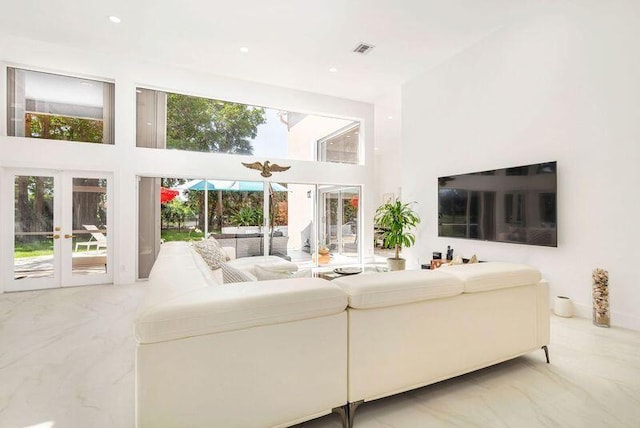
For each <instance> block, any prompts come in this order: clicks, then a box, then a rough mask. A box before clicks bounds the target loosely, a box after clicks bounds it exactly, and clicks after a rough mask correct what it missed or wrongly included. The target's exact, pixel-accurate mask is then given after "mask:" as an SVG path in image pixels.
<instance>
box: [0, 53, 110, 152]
mask: <svg viewBox="0 0 640 428" xmlns="http://www.w3.org/2000/svg"><path fill="white" fill-rule="evenodd" d="M10 70H14V71H15V70H20V71H25V72H31V73H40V74H50V75H53V76H59V77H66V78H71V79H79V80H84V81H92V82H97V83H101V84H103V85H104V84H107V85H110V89H109V97H108V100H105V99H104V98H103V104H102V109H103V117H102V121H103V137H102V142H100V143H98V142H92V141H78V140H65V139H53V138H41V137H32V136H26V135H16V133H17V132H16V131H17V130H16V122H17V121H16V120H15V119H16V117H15V116H14V108H15V107H14V106H13V105H14V104H15V78H14V83H13V85H12V84H11V82H10V77H11V71H10ZM2 71H3V74H2V76H1V77H2V80H3V85H4V89H5V100H6V102H5V103H3V104H4V105H3V107H4V114H3V115H2V116H4V118H5V121H4V126H5V128H4V131H5V135H6V136H7V137H14V138H34V139H37V140H43V141H62V142H69V143H85V144H102V145H107V146H113V145H115V143H116V142H115V101H116V100H115V98H116V97H115V92H116V88H115V86H116V82H115V79H110V78H106V77H99V76H93V75H84V74H81V73H72V72H67V71H62V70H52V69H47V68H43V67H37V66H25V65H23V64H16V63H9V62H4V63H2ZM25 101H26V100H25ZM105 101H107V102H105ZM25 104H26V103H25ZM24 107H25V108H24V110H25V114H26V105H25V106H24ZM36 113H37V112H36ZM62 117H71V116H62ZM12 119H13V120H12ZM79 119H86V120H90V119H89V118H79ZM105 123H107V125H108V126H105Z"/></svg>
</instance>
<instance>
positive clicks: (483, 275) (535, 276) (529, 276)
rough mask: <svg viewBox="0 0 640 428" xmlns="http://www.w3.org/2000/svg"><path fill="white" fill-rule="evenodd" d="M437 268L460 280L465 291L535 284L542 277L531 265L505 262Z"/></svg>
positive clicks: (473, 291) (472, 291)
mask: <svg viewBox="0 0 640 428" xmlns="http://www.w3.org/2000/svg"><path fill="white" fill-rule="evenodd" d="M439 270H441V271H442V272H443V273H446V274H449V275H451V276H454V277H456V278H458V279H459V280H461V281H462V282H463V283H464V292H465V293H478V292H481V291H488V290H498V289H500V288H509V287H519V286H522V285H531V284H537V283H538V282H540V280H541V279H542V275H541V274H540V271H539V270H537V269H534V268H532V267H531V266H527V265H522V264H516V263H505V262H486V263H474V264H468V263H467V264H464V265H457V266H442V267H441V268H440V269H439Z"/></svg>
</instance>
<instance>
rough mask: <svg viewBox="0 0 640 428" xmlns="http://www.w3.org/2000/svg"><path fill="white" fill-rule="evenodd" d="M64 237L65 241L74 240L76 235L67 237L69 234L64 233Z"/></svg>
mask: <svg viewBox="0 0 640 428" xmlns="http://www.w3.org/2000/svg"><path fill="white" fill-rule="evenodd" d="M64 237H65V239H69V238H75V237H76V235H69V234H66V233H65V235H64Z"/></svg>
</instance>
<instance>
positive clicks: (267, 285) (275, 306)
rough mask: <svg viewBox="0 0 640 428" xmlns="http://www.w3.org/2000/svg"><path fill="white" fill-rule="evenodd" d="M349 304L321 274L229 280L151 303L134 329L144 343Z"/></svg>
mask: <svg viewBox="0 0 640 428" xmlns="http://www.w3.org/2000/svg"><path fill="white" fill-rule="evenodd" d="M149 286H150V287H153V283H150V284H149ZM346 307H347V295H346V293H345V292H344V291H342V290H341V289H340V288H339V287H337V286H335V285H332V284H331V283H329V282H327V281H325V280H322V279H319V278H295V279H285V280H273V281H261V282H260V283H256V282H243V283H235V284H224V285H218V286H209V287H204V288H200V289H196V290H193V291H191V292H188V293H185V294H182V295H179V296H176V297H174V298H172V299H169V300H168V301H166V302H163V303H160V304H157V305H155V306H153V307H149V308H147V309H146V310H144V311H143V312H142V313H141V314H140V315H139V316H138V319H137V320H136V323H135V330H136V337H137V339H138V342H139V343H155V342H165V341H170V340H177V339H183V338H187V337H193V336H201V335H207V334H215V333H221V332H225V331H232V330H240V329H246V328H251V327H256V326H262V325H270V324H279V323H285V322H291V321H297V320H304V319H311V318H317V317H321V316H327V315H333V314H337V313H340V312H342V311H344V310H345V309H346Z"/></svg>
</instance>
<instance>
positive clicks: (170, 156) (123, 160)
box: [0, 37, 374, 290]
mask: <svg viewBox="0 0 640 428" xmlns="http://www.w3.org/2000/svg"><path fill="white" fill-rule="evenodd" d="M0 44H2V45H3V50H2V51H0V52H1V55H2V56H1V57H0V61H4V62H5V64H4V65H11V66H23V67H25V68H32V69H36V70H41V71H51V72H55V73H62V74H69V75H76V76H81V77H82V76H86V77H93V78H103V79H106V80H109V81H114V82H115V88H116V89H115V111H116V119H115V141H116V144H115V145H114V146H100V145H93V144H78V143H66V142H51V141H42V140H37V139H26V138H15V137H7V136H6V119H5V118H6V102H5V100H6V76H5V74H4V73H5V67H4V65H3V67H2V71H1V72H0V150H1V151H2V156H1V157H0V175H1V173H3V169H4V168H10V167H33V168H55V169H73V170H98V171H105V172H113V173H114V177H115V180H114V185H115V192H114V193H115V201H116V204H115V207H114V210H115V218H113V219H111V221H110V224H109V228H110V230H113V231H114V239H115V244H114V253H115V260H114V262H115V263H114V265H115V266H116V268H117V269H116V270H115V273H114V275H115V278H114V282H115V283H129V282H133V281H134V280H135V268H136V258H137V254H136V245H137V230H136V224H137V221H136V220H135V219H136V215H137V214H136V207H137V197H136V196H137V193H136V188H137V187H136V186H137V181H136V176H138V175H140V176H159V177H170V176H173V177H205V176H206V177H209V178H219V179H225V178H227V179H228V178H234V179H239V180H255V179H258V178H260V177H259V176H257V172H256V171H251V170H248V169H246V168H244V167H243V166H242V165H241V164H240V161H241V160H244V161H247V158H246V157H241V156H226V155H217V154H202V153H189V152H178V151H168V150H167V151H163V150H154V149H144V148H136V147H135V133H136V127H135V106H136V99H135V96H136V92H135V88H136V86H144V87H150V88H158V89H164V90H168V91H175V92H180V93H185V94H192V95H199V96H204V97H210V98H216V99H222V100H228V101H235V102H241V103H247V104H252V105H261V106H267V107H272V108H276V109H282V110H291V111H296V112H302V113H309V114H319V115H330V116H340V117H345V118H349V119H356V120H361V121H362V122H363V131H364V132H363V135H362V137H363V138H365V150H366V154H365V166H353V165H341V164H326V163H324V164H321V163H315V162H302V161H289V160H282V162H279V163H281V164H282V163H284V164H286V165H292V168H291V169H290V170H289V171H286V172H283V173H281V174H279V175H278V176H277V178H276V179H277V180H278V181H283V182H294V183H314V182H321V183H325V184H358V185H362V186H363V189H364V190H365V191H366V190H371V189H373V169H372V168H367V165H369V166H370V165H372V163H373V156H372V152H373V106H372V105H370V104H366V103H361V102H355V101H349V100H344V99H339V98H335V97H328V96H323V95H318V94H312V93H308V92H302V91H296V90H291V89H285V88H280V87H274V86H268V85H263V84H258V83H254V82H247V81H240V80H235V79H231V78H226V77H219V76H214V75H211V74H205V73H197V72H192V71H188V70H185V69H181V68H179V67H168V66H166V65H160V64H153V63H143V62H139V61H137V60H136V59H135V58H130V57H127V56H124V55H123V56H122V57H110V56H107V55H102V54H96V53H94V52H93V51H92V50H91V47H88V48H87V50H76V49H69V48H65V47H63V46H57V45H52V44H49V43H44V42H38V41H32V40H28V39H22V38H15V37H9V38H5V39H4V40H2V41H0ZM270 160H272V161H279V160H278V159H270ZM365 195H366V193H365ZM0 198H2V200H6V198H4V197H3V196H2V195H0ZM363 199H365V198H363ZM373 209H374V202H373V201H372V200H367V199H365V200H364V201H363V210H364V212H365V213H367V214H365V216H364V218H365V222H364V225H363V230H364V239H363V243H364V245H365V249H364V254H367V251H370V244H369V247H367V243H371V242H372V241H373V237H372V230H373V225H372V220H371V219H372V217H373ZM3 239H6V238H4V237H3ZM0 256H1V257H7V256H8V255H6V254H0ZM1 289H2V287H1V286H0V290H1Z"/></svg>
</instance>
